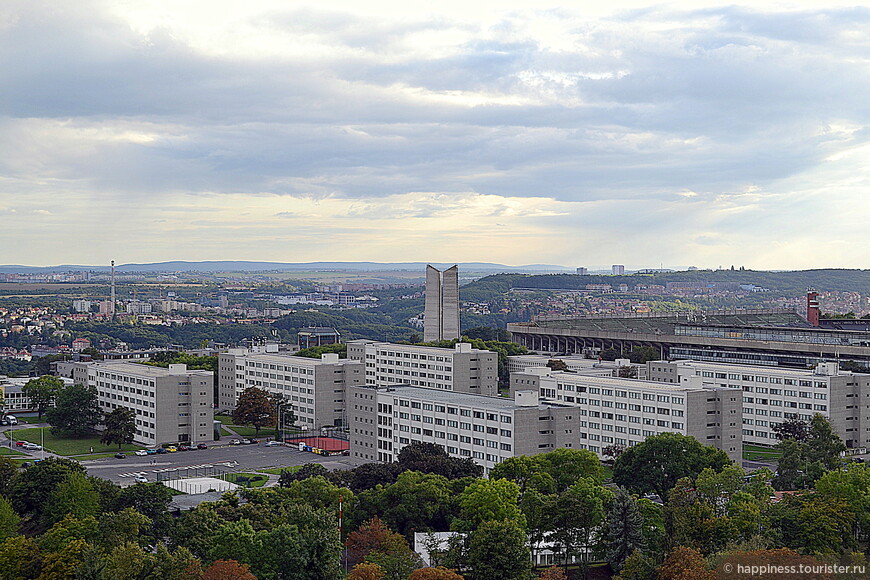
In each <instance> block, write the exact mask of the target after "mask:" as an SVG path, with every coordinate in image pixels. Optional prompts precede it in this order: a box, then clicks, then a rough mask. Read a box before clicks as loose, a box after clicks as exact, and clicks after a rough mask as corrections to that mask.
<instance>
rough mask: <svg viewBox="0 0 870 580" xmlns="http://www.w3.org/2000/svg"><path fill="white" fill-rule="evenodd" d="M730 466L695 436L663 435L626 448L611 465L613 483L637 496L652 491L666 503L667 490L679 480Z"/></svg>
mask: <svg viewBox="0 0 870 580" xmlns="http://www.w3.org/2000/svg"><path fill="white" fill-rule="evenodd" d="M729 463H731V460H730V459H728V456H727V455H726V454H725V452H724V451H721V450H719V449H716V448H715V447H707V446H704V445H701V443H699V442H698V440H697V439H695V438H694V437H689V436H688V435H680V434H678V433H662V434H660V435H654V436H652V437H647V439H646V440H645V441H644V442H643V443H640V444H638V445H635V446H634V447H629V448H628V449H626V451H625V452H624V453H623V454H622V455H620V456H619V458H618V459H617V460H616V462H615V463H614V466H613V481H614V483H616V484H617V485H620V486H623V487H625V488H627V489H629V490H631V491H633V492H635V493H637V494H646V493H650V492H652V493H655V494H657V495H658V496H659V498H660V499H661V500H662V501H667V497H668V490H670V489H671V488H672V487H674V486H675V485H676V483H677V481H678V480H679V479H680V478H682V477H691V478H693V479H694V478H695V477H697V476H698V474H699V473H701V471H703V470H704V468H707V467H710V468H713V469H714V470H717V471H718V470H721V469H722V468H723V467H725V466H726V465H728V464H729Z"/></svg>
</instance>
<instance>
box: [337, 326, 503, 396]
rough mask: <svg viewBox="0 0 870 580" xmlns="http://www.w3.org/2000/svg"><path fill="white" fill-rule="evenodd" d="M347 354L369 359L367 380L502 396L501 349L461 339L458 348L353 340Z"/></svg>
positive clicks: (381, 384)
mask: <svg viewBox="0 0 870 580" xmlns="http://www.w3.org/2000/svg"><path fill="white" fill-rule="evenodd" d="M347 357H348V358H349V359H353V360H358V361H362V362H365V384H366V385H368V386H370V387H374V386H385V385H394V384H401V385H411V386H414V387H424V388H427V389H439V390H442V391H453V392H457V393H470V394H475V395H486V396H490V397H494V396H498V353H495V352H492V351H489V350H478V349H476V348H472V347H471V345H470V344H469V343H465V342H460V343H457V344H456V346H455V348H453V349H450V348H438V347H434V346H416V345H413V344H393V343H389V342H376V341H371V340H349V341H348V342H347Z"/></svg>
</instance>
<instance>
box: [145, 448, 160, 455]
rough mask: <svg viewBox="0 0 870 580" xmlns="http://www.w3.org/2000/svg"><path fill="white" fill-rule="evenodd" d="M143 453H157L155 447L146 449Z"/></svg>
mask: <svg viewBox="0 0 870 580" xmlns="http://www.w3.org/2000/svg"><path fill="white" fill-rule="evenodd" d="M145 453H147V454H148V455H154V454H156V453H157V450H156V449H146V450H145Z"/></svg>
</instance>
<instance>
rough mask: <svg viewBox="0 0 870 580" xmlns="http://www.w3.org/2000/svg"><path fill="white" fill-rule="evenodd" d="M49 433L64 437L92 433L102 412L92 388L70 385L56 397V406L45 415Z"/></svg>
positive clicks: (101, 418) (95, 390)
mask: <svg viewBox="0 0 870 580" xmlns="http://www.w3.org/2000/svg"><path fill="white" fill-rule="evenodd" d="M45 418H46V420H47V421H48V424H49V425H51V432H52V433H54V434H56V435H60V436H65V437H84V436H85V435H88V434H90V433H92V432H93V430H94V427H96V426H97V425H98V424H99V423H100V421H102V420H103V412H102V411H101V410H100V404H99V400H98V399H97V388H96V387H94V386H89V387H86V386H83V385H71V386H68V387H64V389H63V390H62V391H61V392H60V393H59V394H58V396H57V403H56V406H54V407H52V408H51V409H49V410H48V411H46V413H45Z"/></svg>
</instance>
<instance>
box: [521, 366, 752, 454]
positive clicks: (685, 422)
mask: <svg viewBox="0 0 870 580" xmlns="http://www.w3.org/2000/svg"><path fill="white" fill-rule="evenodd" d="M528 390H532V391H533V392H537V393H540V398H541V401H543V402H553V403H558V404H568V405H572V406H574V407H577V408H578V409H579V410H578V413H579V420H580V422H579V425H578V427H577V437H576V439H577V442H578V446H579V447H581V448H583V449H589V450H590V451H594V452H595V453H597V454H599V455H602V451H603V449H604V447H606V446H608V445H621V446H623V447H632V446H634V445H637V444H638V443H641V442H643V440H644V439H646V438H647V437H650V436H652V435H658V434H660V433H665V432H672V433H680V434H683V435H689V436H691V437H694V438H695V439H697V440H698V441H700V442H701V443H702V444H704V445H712V446H714V447H716V448H717V449H721V450H722V451H724V452H725V453H727V454H728V457H730V458H731V459H732V460H733V461H737V462H740V461H741V460H742V452H743V435H742V433H743V431H742V425H741V416H742V413H741V410H742V392H741V391H740V389H737V388H733V387H727V386H726V387H722V386H713V385H704V384H702V383H701V381H700V380H698V379H692V380H691V381H685V382H684V383H682V384H679V385H677V384H664V383H661V382H652V381H640V380H633V379H619V378H610V377H598V376H584V375H580V374H577V373H570V372H564V371H559V372H552V371H549V369H546V368H544V369H541V368H535V369H530V370H529V371H528V372H526V373H514V374H512V375H511V393H516V392H522V391H528Z"/></svg>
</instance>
